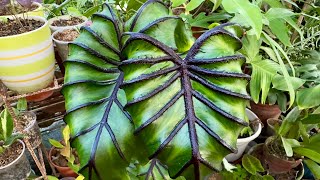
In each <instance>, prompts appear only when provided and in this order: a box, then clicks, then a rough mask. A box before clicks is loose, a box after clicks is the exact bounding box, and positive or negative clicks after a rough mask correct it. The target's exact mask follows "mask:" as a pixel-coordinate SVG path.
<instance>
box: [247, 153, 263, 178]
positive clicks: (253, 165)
mask: <svg viewBox="0 0 320 180" xmlns="http://www.w3.org/2000/svg"><path fill="white" fill-rule="evenodd" d="M242 166H243V167H244V168H245V169H246V170H247V171H248V172H249V173H250V174H252V175H256V174H257V173H258V172H264V168H263V167H262V165H261V162H260V160H259V159H257V158H256V157H254V156H252V155H250V154H245V155H244V156H243V157H242Z"/></svg>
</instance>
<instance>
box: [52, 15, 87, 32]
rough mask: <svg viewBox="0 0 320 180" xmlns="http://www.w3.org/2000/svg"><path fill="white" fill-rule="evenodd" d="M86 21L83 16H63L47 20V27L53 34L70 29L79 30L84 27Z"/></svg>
mask: <svg viewBox="0 0 320 180" xmlns="http://www.w3.org/2000/svg"><path fill="white" fill-rule="evenodd" d="M87 21H88V18H87V17H85V16H71V15H63V16H57V17H54V18H51V19H49V26H50V29H51V32H52V33H54V32H55V31H58V30H62V29H70V28H72V27H76V28H80V27H82V26H85V25H86V23H87Z"/></svg>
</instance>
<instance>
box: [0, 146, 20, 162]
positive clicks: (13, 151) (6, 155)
mask: <svg viewBox="0 0 320 180" xmlns="http://www.w3.org/2000/svg"><path fill="white" fill-rule="evenodd" d="M22 151H23V146H22V144H21V143H19V142H16V143H14V144H12V145H11V147H9V148H8V149H6V150H5V151H4V152H3V153H1V154H0V167H3V166H6V165H8V164H10V163H11V162H13V161H14V160H16V159H17V158H18V157H19V156H20V154H21V153H22Z"/></svg>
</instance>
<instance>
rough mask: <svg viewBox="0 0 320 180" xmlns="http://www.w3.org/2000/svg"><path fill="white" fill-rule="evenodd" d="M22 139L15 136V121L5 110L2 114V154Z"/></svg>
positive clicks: (0, 134) (0, 135)
mask: <svg viewBox="0 0 320 180" xmlns="http://www.w3.org/2000/svg"><path fill="white" fill-rule="evenodd" d="M20 138H22V136H21V135H20V134H13V119H12V116H11V115H10V113H9V111H8V109H7V108H5V109H4V110H3V111H2V112H1V113H0V154H1V153H2V152H3V151H5V149H6V148H9V147H10V146H11V145H12V144H13V143H15V142H16V140H18V139H20Z"/></svg>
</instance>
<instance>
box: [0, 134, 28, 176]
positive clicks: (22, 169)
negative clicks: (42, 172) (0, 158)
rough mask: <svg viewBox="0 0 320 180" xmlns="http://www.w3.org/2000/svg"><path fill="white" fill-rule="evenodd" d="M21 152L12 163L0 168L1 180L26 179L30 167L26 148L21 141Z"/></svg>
mask: <svg viewBox="0 0 320 180" xmlns="http://www.w3.org/2000/svg"><path fill="white" fill-rule="evenodd" d="M18 142H19V143H21V144H22V146H23V150H22V152H21V154H20V155H19V157H18V158H17V159H15V160H14V161H12V162H11V163H10V164H8V165H6V166H3V167H0V179H1V180H21V179H26V178H27V177H28V176H29V175H30V173H31V167H30V164H29V161H28V159H27V156H26V146H25V145H24V143H23V142H22V141H21V140H18Z"/></svg>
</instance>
